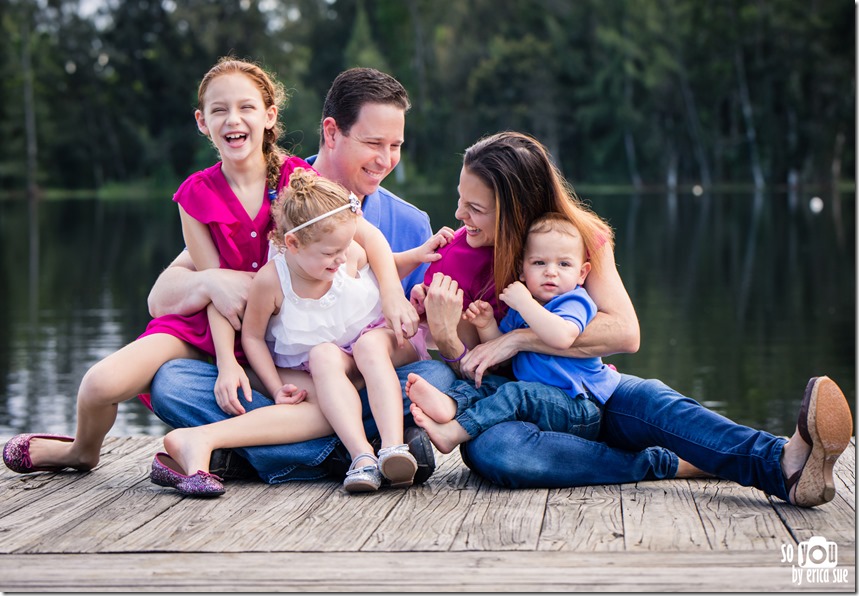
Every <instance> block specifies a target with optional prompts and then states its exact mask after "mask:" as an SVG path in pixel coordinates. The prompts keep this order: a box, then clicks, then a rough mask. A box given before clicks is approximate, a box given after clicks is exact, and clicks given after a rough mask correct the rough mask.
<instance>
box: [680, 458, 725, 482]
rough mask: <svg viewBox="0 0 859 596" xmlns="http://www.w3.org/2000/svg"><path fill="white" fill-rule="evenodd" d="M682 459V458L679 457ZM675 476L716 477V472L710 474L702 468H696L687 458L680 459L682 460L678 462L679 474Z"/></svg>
mask: <svg viewBox="0 0 859 596" xmlns="http://www.w3.org/2000/svg"><path fill="white" fill-rule="evenodd" d="M678 459H680V458H678ZM674 477H675V478H716V475H715V474H710V473H709V472H705V471H704V470H702V469H700V468H696V467H695V466H693V465H692V464H690V463H689V462H688V461H686V460H685V459H680V462H679V463H678V464H677V474H675V475H674Z"/></svg>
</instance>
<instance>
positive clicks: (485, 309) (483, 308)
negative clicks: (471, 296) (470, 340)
mask: <svg viewBox="0 0 859 596" xmlns="http://www.w3.org/2000/svg"><path fill="white" fill-rule="evenodd" d="M462 318H463V320H466V321H468V322H469V323H471V324H472V325H474V326H475V327H477V328H478V329H486V327H488V326H489V325H490V324H491V323H492V322H493V321H495V315H494V314H493V312H492V305H491V304H489V303H488V302H485V301H483V300H475V301H474V302H472V303H471V304H469V305H468V308H467V309H465V311H463V313H462Z"/></svg>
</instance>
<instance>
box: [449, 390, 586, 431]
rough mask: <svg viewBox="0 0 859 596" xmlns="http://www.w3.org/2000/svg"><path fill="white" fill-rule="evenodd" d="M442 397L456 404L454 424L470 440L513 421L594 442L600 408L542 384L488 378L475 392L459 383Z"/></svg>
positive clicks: (580, 397) (583, 399) (584, 398)
mask: <svg viewBox="0 0 859 596" xmlns="http://www.w3.org/2000/svg"><path fill="white" fill-rule="evenodd" d="M445 393H447V395H448V396H450V397H451V398H452V399H453V400H454V401H455V402H456V421H457V422H458V423H459V424H460V426H462V428H463V429H465V432H467V433H468V434H469V435H471V436H472V437H476V436H477V435H479V434H481V433H482V432H484V431H485V430H487V429H489V428H491V427H492V426H495V425H496V424H500V423H502V422H507V421H513V420H522V421H526V422H532V423H534V424H536V425H537V427H538V428H540V430H544V431H557V432H561V433H567V434H571V435H576V436H579V437H584V438H586V439H596V438H597V434H598V433H599V430H600V417H601V407H600V406H599V405H597V403H596V402H594V401H592V400H591V399H590V398H588V397H586V396H578V397H575V398H573V397H570V396H569V395H568V394H567V393H566V392H564V391H563V390H561V389H558V388H557V387H552V386H549V385H544V384H542V383H532V382H528V381H510V380H509V379H506V378H504V377H500V376H498V375H488V376H486V377H484V378H483V382H482V383H481V385H480V387H479V388H477V387H475V386H474V384H473V383H472V382H470V381H463V380H459V381H456V382H455V383H454V384H453V385H452V386H451V387H450V388H449V389H448V390H447V391H445Z"/></svg>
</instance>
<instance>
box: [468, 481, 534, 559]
mask: <svg viewBox="0 0 859 596" xmlns="http://www.w3.org/2000/svg"><path fill="white" fill-rule="evenodd" d="M548 493H549V491H548V489H542V488H525V489H518V490H509V489H504V488H499V487H497V486H493V485H492V484H490V483H489V482H487V481H485V480H484V481H483V483H482V484H481V485H480V488H479V489H478V492H477V495H475V498H474V501H473V503H472V504H471V506H470V507H469V509H468V514H467V515H466V517H465V519H464V520H463V522H462V526H460V529H459V532H457V535H456V538H455V539H454V542H453V544H452V545H451V550H534V549H536V548H537V542H538V541H539V539H540V529H541V528H542V526H543V516H544V512H545V509H546V498H547V496H548Z"/></svg>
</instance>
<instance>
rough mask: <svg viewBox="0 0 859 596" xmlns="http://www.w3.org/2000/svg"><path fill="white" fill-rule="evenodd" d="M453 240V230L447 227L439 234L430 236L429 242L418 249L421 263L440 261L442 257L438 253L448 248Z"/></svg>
mask: <svg viewBox="0 0 859 596" xmlns="http://www.w3.org/2000/svg"><path fill="white" fill-rule="evenodd" d="M452 239H453V230H452V229H451V228H449V227H447V226H444V227H443V228H442V229H440V230H439V231H438V232H436V233H435V234H433V235H432V236H430V237H429V240H427V241H426V242H424V243H423V244H421V245H420V246H419V247H418V251H419V252H420V261H421V263H432V262H433V261H438V260H439V259H440V258H441V255H440V254H438V252H436V251H437V250H438V249H440V248H441V247H443V246H446V245H447V243H448V242H450V241H451V240H452Z"/></svg>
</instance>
